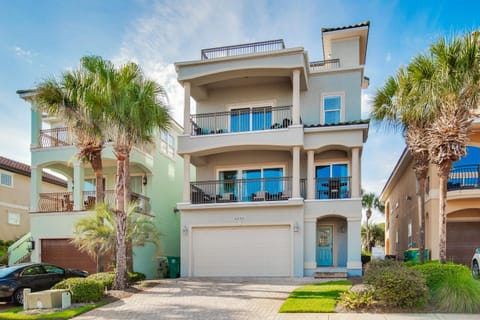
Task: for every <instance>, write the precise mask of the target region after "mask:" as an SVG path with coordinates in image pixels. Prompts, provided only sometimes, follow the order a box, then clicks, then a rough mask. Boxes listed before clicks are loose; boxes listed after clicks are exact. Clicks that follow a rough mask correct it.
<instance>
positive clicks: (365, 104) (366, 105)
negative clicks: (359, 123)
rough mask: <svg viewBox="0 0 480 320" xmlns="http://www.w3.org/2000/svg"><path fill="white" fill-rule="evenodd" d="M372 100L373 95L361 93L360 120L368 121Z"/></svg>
mask: <svg viewBox="0 0 480 320" xmlns="http://www.w3.org/2000/svg"><path fill="white" fill-rule="evenodd" d="M372 99H373V95H372V94H371V93H367V92H362V111H361V112H362V119H368V118H369V117H370V111H371V110H372Z"/></svg>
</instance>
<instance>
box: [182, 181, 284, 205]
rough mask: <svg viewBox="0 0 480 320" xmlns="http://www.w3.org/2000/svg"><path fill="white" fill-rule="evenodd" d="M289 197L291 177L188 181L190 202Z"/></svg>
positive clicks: (247, 200)
mask: <svg viewBox="0 0 480 320" xmlns="http://www.w3.org/2000/svg"><path fill="white" fill-rule="evenodd" d="M291 197H292V178H291V177H278V178H263V179H235V180H212V181H195V182H191V183H190V199H191V202H192V204H202V203H224V202H250V201H283V200H288V199H289V198H291Z"/></svg>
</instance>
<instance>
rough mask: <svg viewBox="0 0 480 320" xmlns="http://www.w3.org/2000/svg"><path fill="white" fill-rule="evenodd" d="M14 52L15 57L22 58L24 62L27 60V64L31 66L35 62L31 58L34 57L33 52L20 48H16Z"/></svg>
mask: <svg viewBox="0 0 480 320" xmlns="http://www.w3.org/2000/svg"><path fill="white" fill-rule="evenodd" d="M13 50H14V52H15V55H16V56H17V57H19V58H22V59H23V60H25V61H26V62H27V63H29V64H32V63H33V61H32V59H31V56H32V52H31V51H28V50H24V49H22V48H20V47H15V48H14V49H13Z"/></svg>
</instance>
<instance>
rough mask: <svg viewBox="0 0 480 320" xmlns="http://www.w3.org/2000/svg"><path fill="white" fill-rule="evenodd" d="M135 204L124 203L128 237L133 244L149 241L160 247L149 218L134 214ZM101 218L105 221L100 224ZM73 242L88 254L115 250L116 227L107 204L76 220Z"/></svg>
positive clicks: (158, 248) (135, 210) (158, 237)
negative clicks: (92, 213) (93, 213)
mask: <svg viewBox="0 0 480 320" xmlns="http://www.w3.org/2000/svg"><path fill="white" fill-rule="evenodd" d="M138 208H139V206H138V203H136V202H131V203H129V205H128V206H127V209H126V216H127V240H128V241H129V242H131V243H132V245H133V246H144V245H145V244H147V243H151V244H153V245H154V246H155V248H156V249H157V252H159V250H160V233H159V232H158V230H157V228H156V226H155V222H154V221H153V218H152V217H149V216H145V215H142V214H139V213H137V211H138ZM99 220H101V221H103V222H104V223H101V224H99V223H98V221H99ZM74 228H75V229H74V238H73V239H72V243H73V244H74V245H75V246H76V247H77V248H78V249H79V250H80V251H82V252H86V253H88V254H89V255H90V256H91V257H97V256H98V255H99V254H101V255H105V254H108V253H112V252H115V244H116V226H115V214H114V211H113V210H112V208H110V207H108V206H107V205H106V204H103V203H102V204H100V205H97V206H96V207H95V215H91V216H87V217H85V218H82V219H80V220H78V221H77V223H76V224H75V227H74Z"/></svg>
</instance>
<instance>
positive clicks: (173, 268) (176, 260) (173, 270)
mask: <svg viewBox="0 0 480 320" xmlns="http://www.w3.org/2000/svg"><path fill="white" fill-rule="evenodd" d="M167 260H168V269H169V276H170V278H171V279H174V278H178V277H180V257H171V256H169V257H167Z"/></svg>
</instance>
